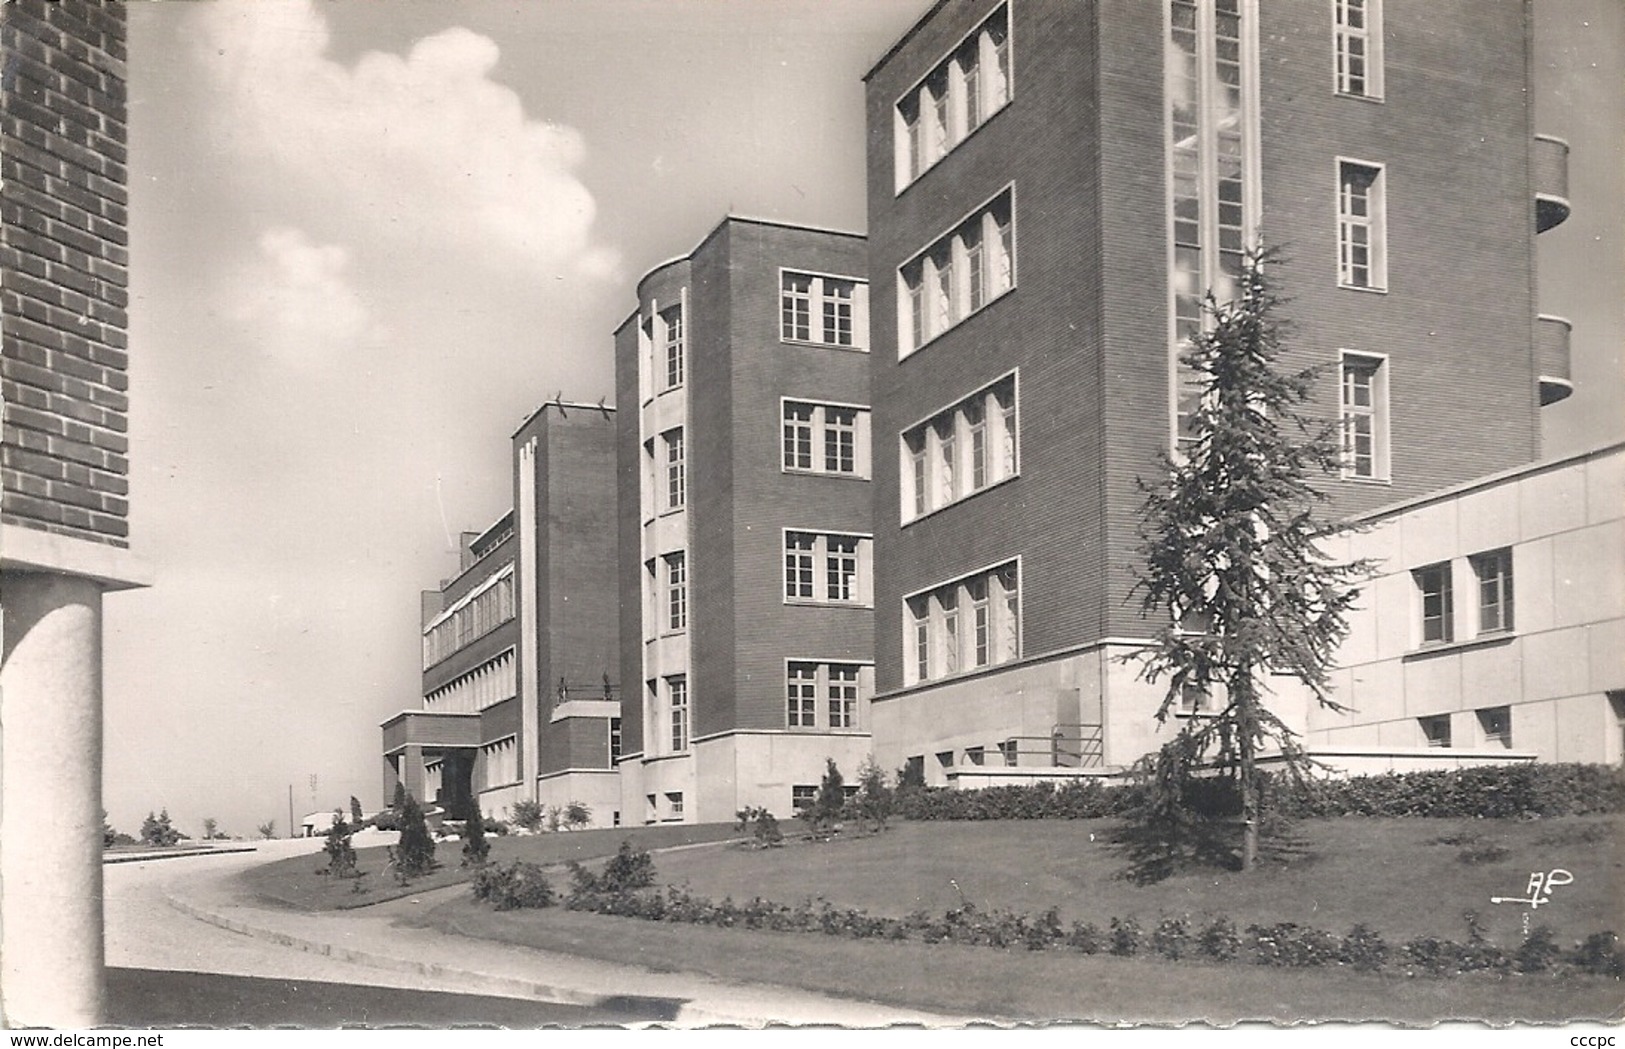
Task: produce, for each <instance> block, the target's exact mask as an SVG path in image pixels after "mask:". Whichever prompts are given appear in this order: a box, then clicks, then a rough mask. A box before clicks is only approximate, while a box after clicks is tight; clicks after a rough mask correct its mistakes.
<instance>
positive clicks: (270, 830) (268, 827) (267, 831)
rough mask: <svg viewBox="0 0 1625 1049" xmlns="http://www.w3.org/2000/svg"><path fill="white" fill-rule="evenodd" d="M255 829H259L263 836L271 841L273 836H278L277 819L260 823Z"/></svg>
mask: <svg viewBox="0 0 1625 1049" xmlns="http://www.w3.org/2000/svg"><path fill="white" fill-rule="evenodd" d="M254 829H255V830H257V831H259V835H260V837H261V838H264V839H265V840H266V841H270V840H271V839H272V838H274V837H276V820H266V821H265V822H264V823H262V824H260V825H259V826H258V827H256V828H254Z"/></svg>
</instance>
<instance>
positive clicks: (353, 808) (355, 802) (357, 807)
mask: <svg viewBox="0 0 1625 1049" xmlns="http://www.w3.org/2000/svg"><path fill="white" fill-rule="evenodd" d="M350 822H351V823H354V824H355V825H356V826H357V827H360V826H361V825H362V824H363V823H365V822H367V820H366V817H364V816H362V814H361V799H360V798H358V797H356V796H355V795H354V794H351V795H350Z"/></svg>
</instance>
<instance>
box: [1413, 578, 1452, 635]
mask: <svg viewBox="0 0 1625 1049" xmlns="http://www.w3.org/2000/svg"><path fill="white" fill-rule="evenodd" d="M1412 575H1413V577H1414V578H1415V579H1416V589H1417V593H1418V594H1419V595H1420V596H1421V599H1422V643H1423V644H1443V643H1445V642H1448V641H1454V640H1455V637H1456V633H1455V626H1454V619H1455V602H1454V599H1453V597H1452V595H1451V592H1450V563H1449V562H1448V561H1443V562H1440V563H1439V564H1436V565H1428V566H1427V567H1426V568H1418V569H1417V570H1416V571H1415V572H1414V573H1412Z"/></svg>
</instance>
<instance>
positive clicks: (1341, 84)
mask: <svg viewBox="0 0 1625 1049" xmlns="http://www.w3.org/2000/svg"><path fill="white" fill-rule="evenodd" d="M1332 8H1333V22H1334V24H1333V37H1334V39H1333V49H1334V51H1335V52H1336V56H1337V58H1336V68H1337V91H1338V93H1339V94H1343V95H1355V96H1358V97H1360V98H1381V97H1382V0H1333V3H1332Z"/></svg>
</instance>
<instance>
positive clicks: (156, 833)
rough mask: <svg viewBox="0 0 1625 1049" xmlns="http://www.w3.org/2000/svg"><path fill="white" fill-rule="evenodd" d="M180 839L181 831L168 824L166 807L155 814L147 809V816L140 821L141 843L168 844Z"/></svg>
mask: <svg viewBox="0 0 1625 1049" xmlns="http://www.w3.org/2000/svg"><path fill="white" fill-rule="evenodd" d="M180 840H181V832H180V831H178V830H176V829H175V828H174V827H173V826H171V825H170V822H169V810H168V809H163V810H161V811H160V812H159V814H158V815H157V816H154V815H153V814H152V812H151V810H148V812H147V818H146V819H144V820H142V821H141V844H143V845H157V846H169V845H173V844H175V843H176V842H178V841H180Z"/></svg>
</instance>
